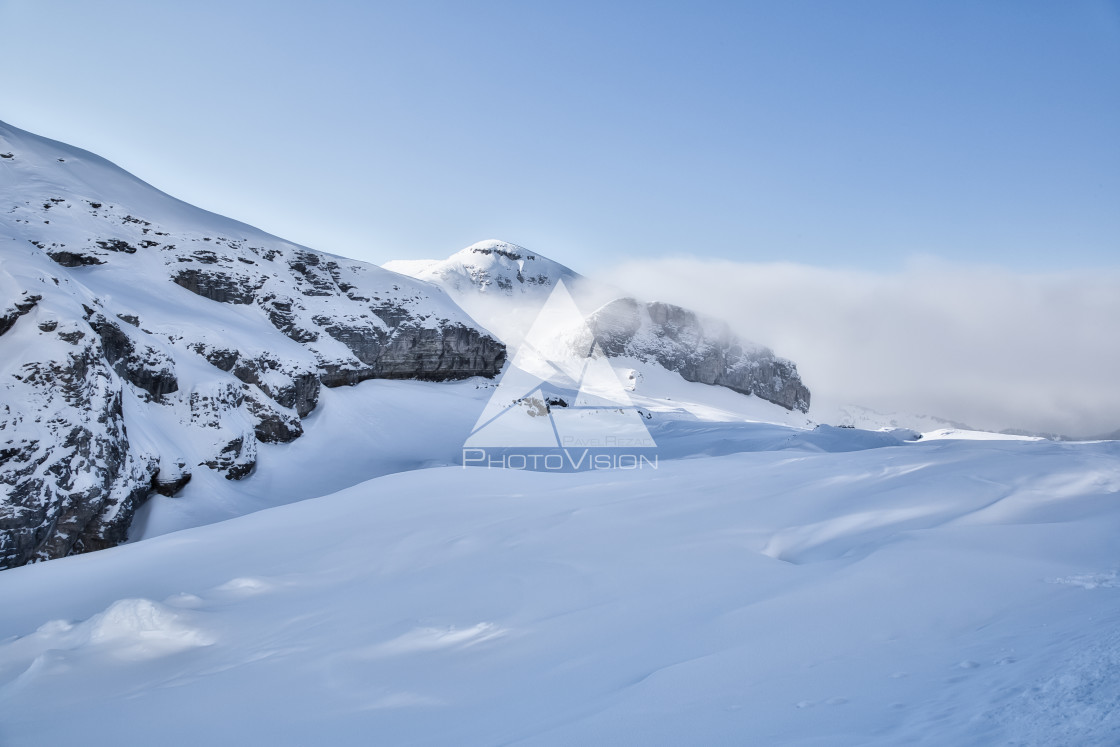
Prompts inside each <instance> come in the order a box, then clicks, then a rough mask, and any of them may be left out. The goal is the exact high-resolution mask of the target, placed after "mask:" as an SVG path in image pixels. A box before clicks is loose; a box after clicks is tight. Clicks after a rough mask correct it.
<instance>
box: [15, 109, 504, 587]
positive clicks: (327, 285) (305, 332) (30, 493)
mask: <svg viewBox="0 0 1120 747" xmlns="http://www.w3.org/2000/svg"><path fill="white" fill-rule="evenodd" d="M0 257H2V259H3V266H2V269H0V335H2V337H0V350H2V357H0V431H2V432H3V435H4V437H5V438H4V443H3V448H2V450H0V490H2V493H0V568H4V567H9V566H14V565H20V564H22V563H25V562H27V561H28V560H32V559H46V558H55V557H60V556H63V555H67V554H70V553H72V552H80V551H84V550H91V549H97V548H102V547H106V546H110V545H113V544H116V543H118V542H120V541H122V540H123V539H124V538H125V534H126V532H127V530H128V526H129V523H130V521H131V519H132V516H133V513H134V511H135V509H136V507H137V506H138V505H139V504H140V503H141V502H142V501H144V500H145V498H146V497H147V496H148V494H149V493H150V492H151V490H152V489H153V487H154V488H155V489H156V490H159V491H162V492H166V493H173V492H175V491H176V490H178V489H179V488H180V487H182V486H183V485H184V484H185V483H186V482H187V481H188V480H190V478H191V475H192V474H193V473H195V472H196V471H197V470H200V469H204V470H205V469H209V470H216V471H218V472H220V473H222V474H223V475H224V476H225V477H227V478H229V479H240V478H243V477H245V476H246V475H248V474H249V473H250V472H251V471H252V469H253V467H254V464H255V463H256V455H257V444H258V443H277V442H287V441H291V440H293V439H295V438H298V437H299V436H300V435H301V433H302V432H303V429H302V425H301V419H302V418H305V417H306V416H308V415H309V414H310V413H311V412H312V411H313V410H314V409H315V407H316V403H317V400H318V397H319V392H320V386H327V387H334V386H339V385H343V384H355V383H357V382H360V381H363V380H366V379H371V378H409V379H422V380H431V381H442V380H448V379H462V378H467V377H471V376H494V375H495V374H496V373H498V372H499V371H500V370H501V367H502V365H503V362H504V359H505V347H504V346H503V345H502V343H501V342H499V341H498V340H496V339H494V338H493V337H492V336H491V335H490V334H489V333H488V332H486V331H485V330H484V329H482V328H480V327H479V326H478V324H476V323H475V321H474V320H473V319H471V318H470V317H469V316H468V315H467V314H466V313H465V312H464V311H463V310H462V309H460V308H459V307H458V306H457V305H456V304H455V303H454V302H453V301H452V300H451V299H449V298H448V297H447V296H446V294H444V293H443V292H442V291H440V290H439V288H437V287H435V286H433V285H431V284H429V283H425V282H420V281H417V280H415V279H413V278H409V277H405V276H402V275H399V274H396V273H393V272H390V271H387V270H384V269H382V268H379V267H376V266H373V265H369V264H366V263H362V262H356V261H351V260H347V259H343V258H341V257H336V256H333V255H329V254H324V253H322V252H317V251H314V250H312V249H308V248H306V247H302V246H298V245H295V244H292V243H289V242H286V241H283V240H282V239H279V238H276V237H274V236H271V235H269V234H266V233H264V232H262V231H259V230H257V229H254V228H252V227H250V226H247V225H244V224H241V223H238V222H236V221H233V220H230V219H227V218H223V217H221V216H218V215H214V214H212V213H208V212H206V211H203V210H200V209H198V208H195V207H192V206H190V205H187V204H185V203H183V202H180V201H178V200H176V199H174V198H171V197H169V196H167V195H165V194H163V193H162V192H159V191H158V190H156V189H155V188H153V187H151V186H150V185H148V184H145V183H144V182H142V181H140V180H139V179H137V178H135V177H134V176H132V175H130V174H128V173H127V172H125V171H123V170H121V169H119V168H118V167H116V166H114V165H113V164H111V163H109V162H107V161H105V160H104V159H101V158H99V157H97V156H95V155H93V154H91V153H88V152H85V151H82V150H79V149H76V148H73V147H70V146H67V145H64V144H62V143H58V142H54V141H51V140H47V139H44V138H40V137H37V136H35V135H32V134H30V133H27V132H23V131H21V130H18V129H16V128H14V127H10V126H8V125H5V124H2V123H0Z"/></svg>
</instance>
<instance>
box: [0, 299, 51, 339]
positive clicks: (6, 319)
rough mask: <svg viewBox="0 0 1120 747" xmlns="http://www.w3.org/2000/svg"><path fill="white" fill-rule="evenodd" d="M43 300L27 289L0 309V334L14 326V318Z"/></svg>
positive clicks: (17, 317)
mask: <svg viewBox="0 0 1120 747" xmlns="http://www.w3.org/2000/svg"><path fill="white" fill-rule="evenodd" d="M42 300H43V297H42V296H33V295H31V294H30V293H28V292H27V291H24V292H23V295H22V297H21V298H20V299H19V300H18V301H15V302H13V303H12V304H11V305H10V306H8V308H6V309H4V310H3V311H0V335H2V334H4V333H5V332H7V331H8V330H9V329H11V328H12V327H13V326H15V323H16V320H17V319H19V318H20V317H21V316H23V315H24V314H26V313H27V312H29V311H31V310H32V309H33V308H35V304H37V303H39V302H40V301H42Z"/></svg>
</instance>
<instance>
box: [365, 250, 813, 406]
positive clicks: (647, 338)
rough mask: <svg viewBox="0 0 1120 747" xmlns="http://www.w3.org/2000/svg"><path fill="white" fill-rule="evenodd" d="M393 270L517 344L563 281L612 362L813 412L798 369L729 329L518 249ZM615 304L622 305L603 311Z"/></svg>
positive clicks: (400, 264)
mask: <svg viewBox="0 0 1120 747" xmlns="http://www.w3.org/2000/svg"><path fill="white" fill-rule="evenodd" d="M385 267H387V268H390V269H395V270H399V271H400V272H404V273H406V274H409V275H412V276H414V277H417V278H423V279H426V280H430V281H432V282H434V283H436V284H438V285H439V286H440V287H442V288H443V289H444V290H446V291H447V292H448V293H449V294H451V295H452V296H453V297H454V298H455V299H456V301H457V302H458V303H459V304H460V305H461V306H462V307H463V308H465V309H467V310H468V311H469V312H470V313H471V314H472V315H473V316H474V317H475V318H476V319H478V320H479V321H480V322H482V323H483V325H485V326H486V327H487V328H488V329H491V330H493V331H494V332H496V333H498V334H499V335H500V336H501V337H502V339H503V340H505V341H506V342H507V343H510V345H511V346H516V345H517V343H518V342H519V341H520V337H521V335H522V334H523V333H524V330H525V326H526V324H527V323H531V322H532V319H533V318H534V317H535V315H536V312H537V309H538V307H539V305H540V304H543V302H544V300H545V299H546V298H547V297H548V295H549V294H550V293H551V292H552V289H553V288H554V287H555V285H556V283H557V282H558V281H561V280H562V281H564V284H565V286H566V287H567V288H568V290H569V291H572V292H573V295H575V296H576V298H577V301H578V302H579V303H580V304H581V305H582V306H583V307H584V308H596V307H599V310H598V311H596V312H594V313H593V314H592V315H591V316H590V317H589V319H588V322H589V323H590V326H591V329H592V330H593V333H594V334H595V336H596V338H597V339H598V341H599V343H600V345H601V347H602V349H603V352H605V353H606V354H607V355H608V356H611V357H614V358H618V357H634V358H639V359H641V360H644V361H647V362H651V363H657V364H659V365H661V366H663V367H664V368H667V369H669V370H670V371H675V372H677V373H679V374H680V375H681V377H683V378H684V379H685V380H686V381H699V382H701V383H704V384H715V385H718V386H725V387H728V388H729V389H734V390H735V391H737V392H741V393H743V394H753V395H755V396H757V397H760V398H762V399H764V400H767V401H768V402H773V403H774V404H777V405H781V406H782V407H784V408H786V409H787V410H799V411H801V412H806V411H808V409H809V390H808V389H807V388H806V387H805V385H804V384H802V383H801V378H800V377H799V376H798V373H797V366H795V365H794V364H793V363H792V362H790V361H788V360H786V359H784V358H778V357H777V356H775V355H774V353H773V352H771V351H770V350H769V349H767V348H765V347H762V346H760V345H755V344H753V343H750V342H746V341H743V340H740V339H738V338H737V337H735V336H734V335H733V334H732V333H731V331H730V330H729V328H728V326H727V325H726V324H723V323H720V322H715V321H712V320H701V319H700V318H699V317H697V315H696V314H694V313H693V312H691V311H689V310H687V309H682V308H681V307H679V306H673V305H670V304H665V303H648V304H647V303H640V302H638V301H635V300H634V299H630V298H622V299H619V298H618V295H619V294H618V293H617V292H614V291H612V289H609V288H604V287H602V286H599V285H598V284H596V283H594V282H593V281H591V280H589V279H587V278H585V277H583V276H581V275H579V274H578V273H576V272H574V271H572V270H570V269H568V268H567V267H565V266H564V265H561V264H560V263H558V262H554V261H553V260H551V259H548V258H547V257H544V256H542V255H540V254H537V253H534V252H530V251H529V250H528V249H525V248H523V247H520V246H517V245H515V244H508V243H506V242H504V241H495V240H489V241H480V242H479V243H477V244H474V245H472V246H469V247H467V248H466V249H463V250H462V251H459V252H456V253H455V254H453V255H451V256H450V257H448V258H447V259H445V260H440V261H435V260H403V261H395V262H389V263H387V264H386V265H385ZM595 299H598V301H596V300H595ZM607 299H616V300H613V301H611V302H610V303H607V304H605V305H601V304H602V302H603V301H605V300H607ZM600 305H601V306H600Z"/></svg>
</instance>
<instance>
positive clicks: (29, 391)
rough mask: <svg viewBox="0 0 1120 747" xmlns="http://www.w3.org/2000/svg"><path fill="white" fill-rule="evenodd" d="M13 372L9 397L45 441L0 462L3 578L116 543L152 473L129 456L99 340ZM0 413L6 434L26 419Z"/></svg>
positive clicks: (117, 395)
mask: <svg viewBox="0 0 1120 747" xmlns="http://www.w3.org/2000/svg"><path fill="white" fill-rule="evenodd" d="M20 371H21V375H20V377H19V378H18V379H17V381H16V383H15V384H13V385H10V387H11V388H12V389H15V390H16V394H17V396H18V397H19V398H20V399H21V400H23V401H28V402H33V403H35V404H36V405H37V407H36V408H35V412H36V413H39V417H38V421H39V422H38V426H39V429H40V431H39V432H40V433H43V434H44V435H45V436H46V438H44V439H41V440H17V441H15V442H13V445H12V446H9V447H6V448H5V449H4V451H3V453H2V454H0V487H3V488H4V489H5V490H4V494H5V498H4V500H3V501H2V502H0V568H5V567H12V566H17V565H22V564H23V563H26V562H28V561H31V560H46V559H49V558H55V557H61V556H63V555H68V554H70V553H72V552H83V551H87V550H94V549H99V548H102V547H107V546H110V545H114V544H118V543H120V542H121V541H123V540H124V539H125V537H126V536H127V532H128V526H129V524H130V523H131V520H132V515H133V513H134V512H135V510H136V508H137V507H138V506H139V505H140V504H141V503H142V502H143V501H144V499H145V498H146V497H147V495H148V492H149V485H150V482H151V479H152V475H153V474H154V473H155V469H156V468H155V463H154V460H152V459H150V458H145V457H143V456H135V455H133V454H132V453H131V451H130V449H129V443H128V438H127V436H126V433H125V427H124V417H123V413H122V409H121V391H120V383H119V379H117V377H116V376H114V375H113V373H112V371H111V370H110V369H109V367H108V365H107V363H106V360H105V357H104V352H103V350H102V349H101V344H100V340H99V338H97V337H90V338H87V340H86V341H85V342H84V343H83V344H82V345H80V346H79V347H78V349H77V350H75V351H73V352H71V353H69V354H68V355H66V356H65V358H64V359H62V360H60V361H57V362H55V361H52V362H49V363H28V364H25V365H24V366H22V367H21V369H20ZM0 412H2V413H3V414H0V430H4V431H6V432H9V433H11V432H14V431H15V430H16V427H17V426H18V424H19V422H20V421H22V420H23V418H24V417H25V416H24V415H23V414H22V413H20V412H18V411H13V410H12V409H11V408H4V410H2V411H0Z"/></svg>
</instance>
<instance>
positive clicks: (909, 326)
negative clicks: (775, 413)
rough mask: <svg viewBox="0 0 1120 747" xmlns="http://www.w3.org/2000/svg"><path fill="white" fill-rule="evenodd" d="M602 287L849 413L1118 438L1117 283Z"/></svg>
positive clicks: (711, 282)
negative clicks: (736, 348)
mask: <svg viewBox="0 0 1120 747" xmlns="http://www.w3.org/2000/svg"><path fill="white" fill-rule="evenodd" d="M597 277H598V278H599V279H601V280H604V281H606V282H609V283H612V284H614V285H616V286H618V287H619V288H622V289H624V290H626V291H627V292H628V293H630V294H632V295H634V296H635V297H637V298H639V299H641V300H646V301H666V302H669V303H675V304H678V305H681V306H685V307H688V308H691V309H694V310H696V311H698V312H700V313H702V314H706V315H710V316H713V317H717V318H720V319H723V320H725V321H727V322H728V323H729V324H731V326H732V328H733V329H734V330H735V331H736V332H737V333H738V334H740V335H741V336H742V337H743V338H745V339H748V340H752V341H754V342H758V343H761V344H764V345H767V346H769V347H771V348H773V349H774V351H775V352H776V353H777V354H778V355H781V356H784V357H786V358H790V359H792V360H793V361H794V362H796V363H797V365H798V369H799V371H800V372H801V376H802V379H803V380H804V382H805V383H806V385H807V386H808V387H809V389H810V390H811V392H812V395H813V410H812V412H811V414H813V413H818V414H819V415H818V417H822V416H823V415H826V414H827V413H828V412H830V410H832V408H835V407H837V406H841V405H861V406H864V407H869V408H872V409H875V410H878V411H880V412H887V413H891V412H900V413H911V414H920V415H932V416H937V417H941V418H945V419H948V420H954V421H959V422H962V423H966V424H969V425H971V426H973V427H976V428H983V429H991V430H1002V429H1022V430H1028V431H1035V432H1045V433H1058V434H1064V435H1069V436H1074V437H1090V436H1095V435H1100V434H1104V433H1111V432H1113V431H1116V430H1117V429H1120V344H1118V339H1120V273H1117V272H1115V271H1101V272H1091V271H1079V272H1067V273H1049V274H1025V273H1020V272H1014V271H1011V270H1007V269H1004V268H999V267H988V266H967V265H950V264H945V263H943V262H937V261H928V260H921V261H914V262H911V263H909V264H908V265H906V266H905V268H904V269H902V270H900V271H897V272H868V271H853V270H839V269H829V268H822V267H813V266H807V265H797V264H779V263H772V264H763V263H742V262H731V261H713V260H702V259H695V258H683V257H682V258H670V259H661V260H652V261H645V262H640V263H639V262H628V263H624V264H620V265H617V266H615V267H613V268H610V269H609V270H607V271H605V272H601V273H599V274H598V275H597Z"/></svg>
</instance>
